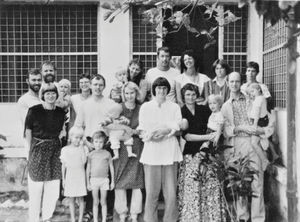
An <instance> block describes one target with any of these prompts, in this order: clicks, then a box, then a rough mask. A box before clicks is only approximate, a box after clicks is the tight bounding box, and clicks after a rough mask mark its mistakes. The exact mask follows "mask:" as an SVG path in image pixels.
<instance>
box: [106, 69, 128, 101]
mask: <svg viewBox="0 0 300 222" xmlns="http://www.w3.org/2000/svg"><path fill="white" fill-rule="evenodd" d="M115 77H116V80H117V81H116V83H115V84H114V85H113V87H112V89H111V91H110V98H111V99H112V100H114V101H115V102H116V103H121V102H122V87H123V86H124V84H125V83H126V82H128V79H127V72H126V70H120V71H118V72H116V74H115Z"/></svg>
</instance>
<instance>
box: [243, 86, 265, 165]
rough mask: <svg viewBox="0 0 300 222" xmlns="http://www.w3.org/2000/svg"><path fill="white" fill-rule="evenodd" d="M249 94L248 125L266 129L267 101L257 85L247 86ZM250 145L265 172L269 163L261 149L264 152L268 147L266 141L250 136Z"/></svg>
mask: <svg viewBox="0 0 300 222" xmlns="http://www.w3.org/2000/svg"><path fill="white" fill-rule="evenodd" d="M249 92H250V98H251V99H250V103H249V109H248V110H249V113H248V116H249V119H250V124H251V125H252V126H253V127H255V128H257V127H266V126H267V125H268V124H269V118H268V111H267V100H266V98H265V97H264V96H263V93H262V89H261V87H260V85H259V84H258V83H251V84H250V86H249ZM251 145H252V146H253V148H254V149H255V151H256V153H257V154H258V156H259V158H260V159H261V163H262V168H263V170H265V169H266V168H267V166H268V164H269V161H268V159H267V157H266V155H265V153H264V151H263V150H262V149H261V147H262V148H263V149H264V150H266V149H267V148H268V146H269V143H268V139H266V138H264V139H261V138H260V137H259V136H256V135H252V136H251Z"/></svg>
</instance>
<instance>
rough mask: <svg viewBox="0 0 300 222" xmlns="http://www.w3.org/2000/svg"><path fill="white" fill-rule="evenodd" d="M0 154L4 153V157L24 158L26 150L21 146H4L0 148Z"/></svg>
mask: <svg viewBox="0 0 300 222" xmlns="http://www.w3.org/2000/svg"><path fill="white" fill-rule="evenodd" d="M0 155H4V158H26V156H27V152H26V150H25V148H23V147H18V148H12V147H5V148H4V149H3V150H0Z"/></svg>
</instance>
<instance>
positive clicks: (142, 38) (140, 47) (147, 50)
mask: <svg viewBox="0 0 300 222" xmlns="http://www.w3.org/2000/svg"><path fill="white" fill-rule="evenodd" d="M131 13H132V54H133V57H134V58H140V59H141V60H142V61H143V62H144V64H145V71H147V70H148V69H150V68H152V67H155V66H156V35H154V34H152V33H151V32H153V26H152V25H150V24H146V23H145V22H144V21H143V16H142V15H141V7H139V6H133V7H132V11H131Z"/></svg>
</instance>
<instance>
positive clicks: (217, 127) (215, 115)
mask: <svg viewBox="0 0 300 222" xmlns="http://www.w3.org/2000/svg"><path fill="white" fill-rule="evenodd" d="M222 104H223V98H222V96H220V95H214V94H211V95H209V96H208V106H209V108H210V110H211V112H212V113H211V115H210V116H209V118H208V123H207V133H212V132H215V133H216V136H215V139H214V141H213V145H214V146H217V145H218V142H219V139H220V136H221V135H222V129H223V125H224V117H223V115H222V113H221V107H222ZM209 143H210V142H209V141H208V142H205V143H203V144H202V146H201V148H202V147H208V146H209Z"/></svg>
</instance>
